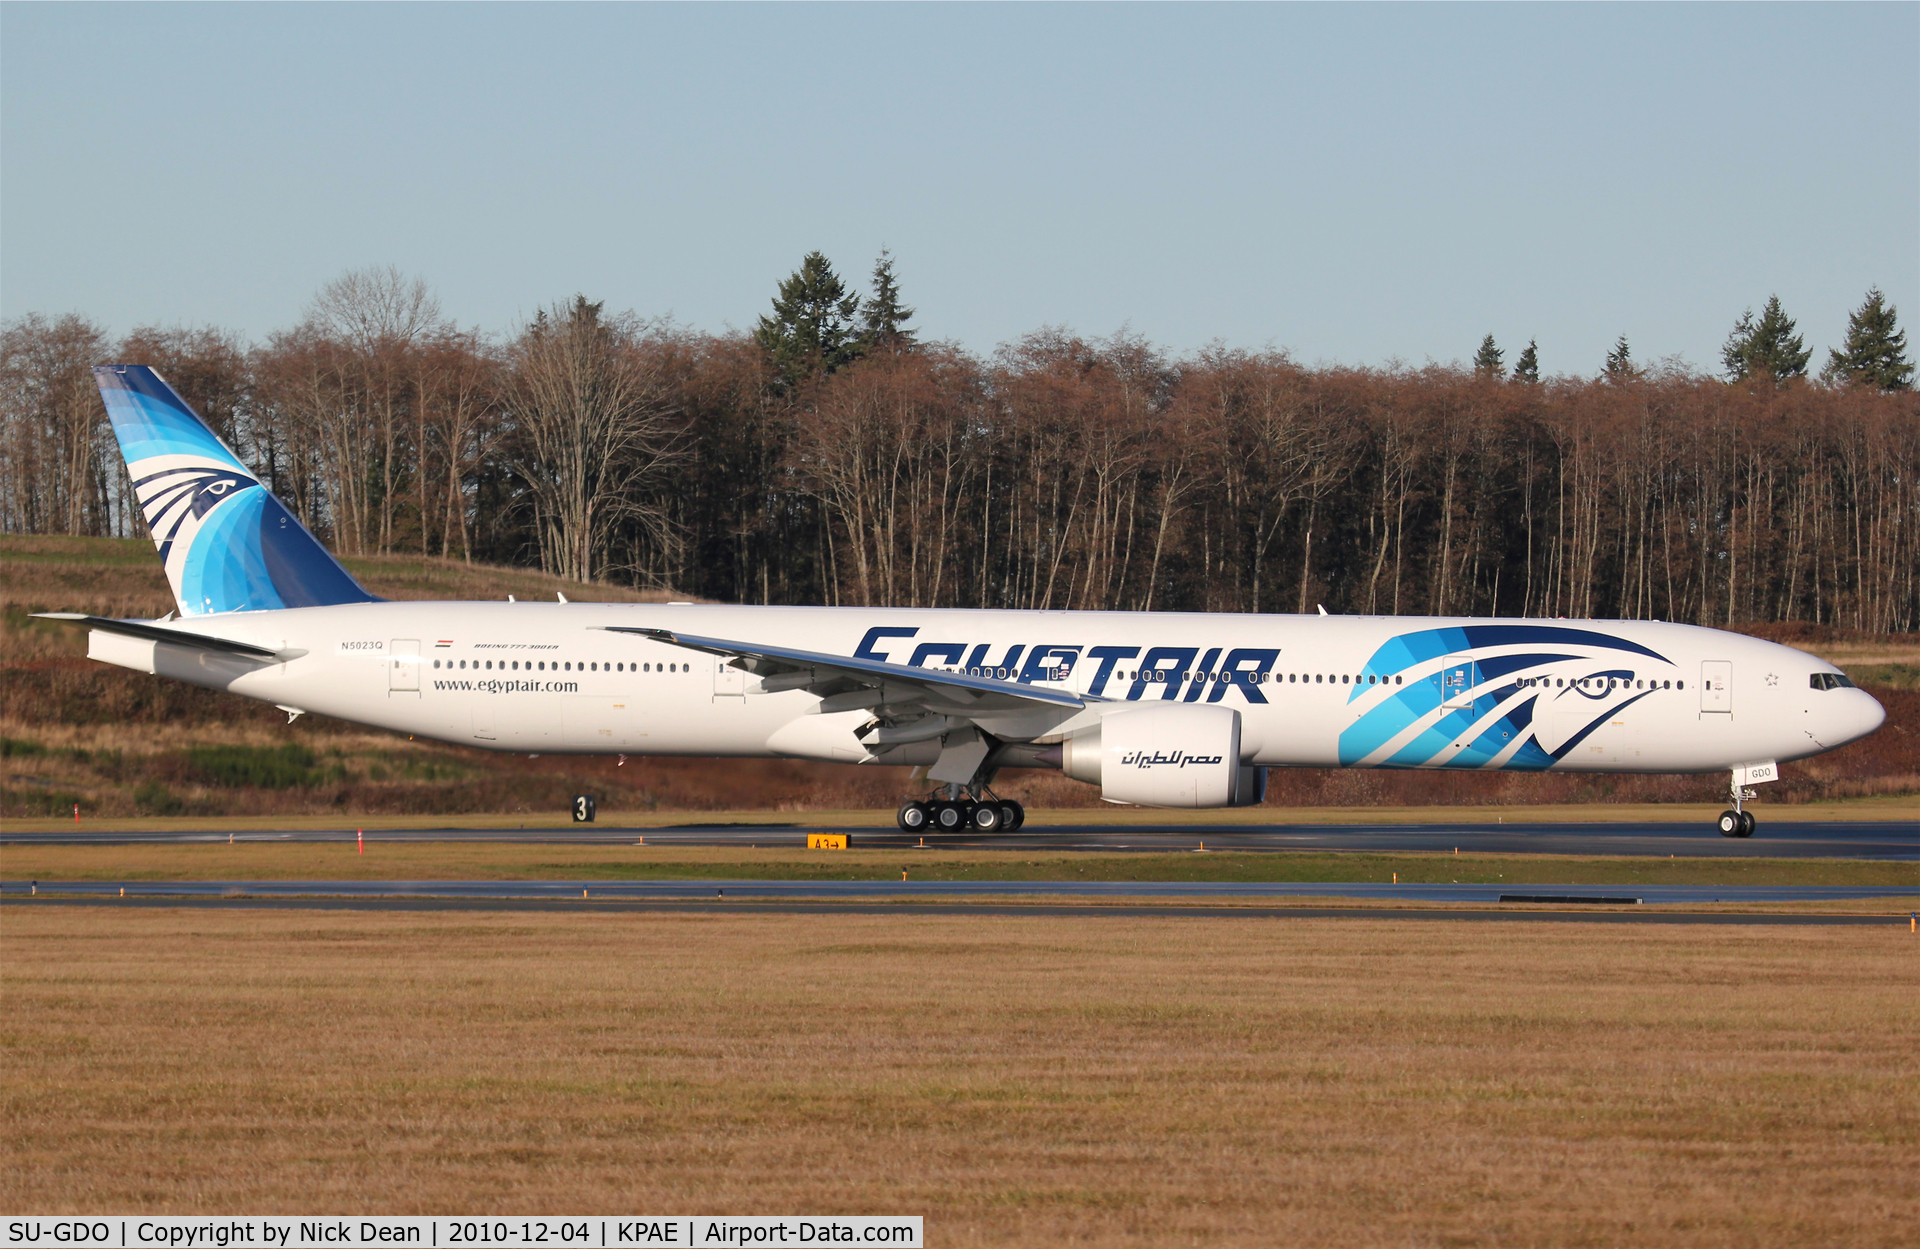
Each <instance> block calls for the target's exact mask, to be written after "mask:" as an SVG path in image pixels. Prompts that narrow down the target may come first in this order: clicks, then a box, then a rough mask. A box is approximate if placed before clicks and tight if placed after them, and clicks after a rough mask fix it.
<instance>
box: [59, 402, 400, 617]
mask: <svg viewBox="0 0 1920 1249" xmlns="http://www.w3.org/2000/svg"><path fill="white" fill-rule="evenodd" d="M93 380H94V381H95V382H96V383H98V385H99V387H100V397H101V398H102V399H104V400H106V404H107V416H108V418H109V419H110V420H111V421H112V422H113V432H114V436H115V437H117V438H118V439H119V440H120V453H121V455H123V456H125V457H126V461H127V472H128V473H129V474H131V475H132V477H133V490H134V494H135V496H136V497H137V498H138V499H139V500H140V507H141V510H142V511H143V512H144V513H145V514H146V518H147V527H148V528H149V529H151V530H152V531H153V541H154V545H155V546H157V547H159V548H160V562H161V563H162V564H164V565H165V566H166V569H167V580H168V581H170V582H171V583H172V584H173V597H174V599H175V600H176V601H177V602H178V603H179V605H180V614H181V615H182V616H205V615H210V614H212V613H214V612H230V611H266V610H269V609H271V608H276V607H319V606H323V605H326V604H331V603H372V602H378V601H379V600H378V599H377V598H375V596H373V595H371V594H369V593H367V592H366V590H364V589H362V588H361V586H360V583H359V582H357V581H355V580H354V579H353V576H352V574H350V573H349V572H347V570H346V569H344V568H342V567H341V566H340V565H339V563H338V562H336V561H335V560H334V558H333V556H331V555H329V554H327V550H326V548H325V547H323V546H321V545H320V543H319V542H318V541H316V540H315V539H314V536H313V535H312V534H311V533H308V532H307V529H306V526H304V525H302V524H301V523H300V522H299V520H298V519H296V518H295V517H294V515H293V513H291V512H289V511H288V510H287V509H286V505H284V504H283V503H281V502H280V500H278V499H276V498H274V497H273V495H272V494H270V493H268V491H267V488H266V487H265V486H263V485H261V484H260V481H259V479H258V478H256V477H255V476H254V475H253V474H252V473H250V472H248V471H247V468H246V466H245V465H243V464H242V463H240V458H239V457H238V456H236V455H234V453H233V452H232V451H230V450H228V448H227V445H226V444H225V443H223V442H221V441H220V439H219V437H218V436H217V435H215V434H214V432H213V431H212V430H211V429H209V428H208V427H207V424H206V422H204V421H202V420H201V419H200V418H199V417H198V416H197V415H195V413H194V411H193V409H192V408H189V407H188V406H187V405H186V401H185V400H183V399H181V398H180V396H179V395H177V394H175V393H174V392H173V387H171V386H169V385H167V384H166V382H164V381H162V380H161V378H160V375H159V374H158V373H156V372H154V371H153V370H152V369H150V368H148V367H146V366H145V365H140V364H118V365H102V366H100V367H98V368H95V369H94V371H93Z"/></svg>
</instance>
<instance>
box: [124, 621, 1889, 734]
mask: <svg viewBox="0 0 1920 1249" xmlns="http://www.w3.org/2000/svg"><path fill="white" fill-rule="evenodd" d="M179 625H180V627H183V628H190V629H191V630H192V631H194V632H196V633H203V634H208V635H214V636H218V637H222V638H228V639H231V640H235V641H241V642H248V643H252V644H255V645H259V646H265V647H268V648H271V649H274V650H276V651H279V652H282V653H287V654H292V653H293V652H304V654H299V655H298V656H297V657H293V658H289V659H287V660H286V661H285V662H268V661H262V660H257V659H247V658H243V657H239V656H228V655H223V654H216V653H209V652H206V651H203V650H196V649H192V648H189V647H184V646H176V645H174V644H171V643H166V642H162V643H157V644H156V643H153V642H142V641H139V640H136V639H133V638H126V637H118V636H111V635H107V634H103V633H100V632H95V633H94V634H93V650H92V652H91V653H92V654H93V655H94V656H95V657H96V658H99V659H103V660H105V661H107V662H111V663H117V664H121V665H123V666H126V667H132V668H138V669H141V670H143V671H150V672H155V673H158V674H160V675H163V676H169V677H174V678H178V679H181V680H185V681H190V682H193V683H194V684H198V685H204V686H210V687H213V688H217V689H224V690H230V691H232V692H233V693H236V694H241V695H244V696H246V697H248V698H254V699H259V700H260V701H263V702H267V703H273V704H277V705H279V706H281V707H283V708H286V709H288V710H290V711H301V712H313V713H319V714H325V715H328V716H334V717H338V718H340V719H345V720H352V721H357V722H360V723H363V724H368V725H374V726H378V727H380V728H384V729H390V730H394V731H397V732H404V733H409V734H413V735H415V736H418V737H425V738H432V739H437V740H439V741H443V742H450V743H458V744H463V745H470V746H478V747H482V748H485V749H491V750H509V751H525V752H531V753H565V752H572V753H592V754H614V753H625V754H640V755H717V756H748V757H750V756H784V757H807V758H819V759H831V760H840V761H846V762H888V763H894V762H899V763H920V762H925V761H926V757H924V756H925V754H926V751H928V750H932V751H934V752H935V753H937V749H938V747H937V745H929V746H927V747H924V748H921V749H920V750H918V751H916V749H915V747H913V746H895V747H892V748H891V749H890V750H888V751H881V752H879V753H876V752H875V751H874V750H870V749H869V748H868V747H866V746H863V745H862V744H861V742H860V740H859V739H858V738H857V737H856V736H855V732H856V731H857V729H858V728H859V726H858V725H857V724H856V723H854V722H855V721H859V720H861V719H862V718H863V715H864V713H860V712H855V713H852V714H851V715H849V714H844V713H843V714H838V715H835V714H828V715H821V714H819V713H820V703H821V699H820V698H819V697H818V696H816V695H814V694H812V693H809V692H807V691H806V690H803V689H788V690H784V691H778V692H765V691H763V690H762V689H761V682H760V680H759V679H758V678H756V677H753V676H751V675H749V674H748V673H746V672H743V671H741V670H740V669H739V668H737V667H733V666H730V665H728V664H727V663H726V662H725V661H724V660H722V659H720V658H717V657H715V656H714V655H711V654H707V653H702V652H699V651H695V650H690V649H686V648H683V647H681V646H677V645H674V644H672V643H669V642H662V641H654V640H651V639H648V638H642V637H638V636H634V635H632V634H626V633H614V632H608V631H607V627H608V626H622V627H644V628H660V629H669V630H672V631H674V632H676V633H678V634H683V635H707V636H711V637H721V638H730V639H742V640H748V641H755V640H757V641H759V642H762V643H765V644H768V645H779V646H785V647H790V648H798V649H803V650H808V651H815V652H821V653H825V654H832V655H841V656H858V657H862V658H865V659H870V660H873V659H877V660H881V661H885V662H890V663H894V664H904V665H909V666H912V667H920V668H937V669H947V670H957V671H964V672H975V673H981V672H984V673H986V674H987V675H990V676H997V677H998V678H999V679H1003V680H1008V681H1015V682H1020V683H1023V684H1029V685H1032V684H1038V685H1043V686H1048V687H1050V688H1055V689H1063V690H1067V691H1070V692H1072V693H1074V694H1078V695H1083V696H1088V698H1089V707H1106V708H1107V709H1108V710H1111V709H1112V704H1113V703H1133V704H1142V703H1152V702H1155V701H1161V702H1168V701H1178V702H1199V703H1218V704H1224V705H1226V706H1230V707H1232V708H1234V709H1236V710H1238V711H1239V712H1240V713H1241V726H1242V727H1241V734H1240V742H1241V747H1240V749H1241V753H1242V762H1243V763H1245V764H1254V765H1267V766H1299V767H1332V766H1354V767H1381V766H1385V767H1456V768H1468V767H1470V768H1484V769H1519V770H1532V771H1540V770H1555V771H1583V772H1706V771H1716V770H1722V769H1727V768H1733V767H1740V766H1744V765H1746V764H1750V763H1755V762H1758V761H1786V760H1791V759H1797V758H1802V757H1805V756H1808V755H1813V754H1818V753H1820V752H1822V751H1825V750H1830V749H1833V748H1834V747H1836V746H1840V745H1843V744H1845V743H1846V742H1849V741H1852V740H1854V739H1856V738H1858V737H1861V736H1864V735H1865V734H1866V733H1869V732H1872V731H1873V729H1874V728H1876V727H1878V725H1879V724H1880V722H1881V720H1882V719H1883V718H1884V713H1883V712H1882V711H1881V708H1880V706H1879V704H1878V703H1876V702H1875V701H1874V700H1873V699H1872V698H1871V697H1869V696H1868V695H1866V694H1864V693H1862V692H1860V691H1859V690H1856V689H1851V688H1815V684H1816V683H1815V682H1810V677H1813V676H1814V674H1819V673H1831V672H1833V671H1834V669H1833V668H1832V667H1831V665H1829V664H1827V663H1825V662H1824V661H1822V660H1820V659H1817V658H1816V657H1814V656H1812V655H1809V654H1806V653H1804V652H1801V651H1797V650H1793V649H1791V648H1789V647H1784V646H1779V645H1775V644H1772V643H1769V642H1764V641H1760V640H1757V639H1754V638H1748V637H1743V636H1740V635H1737V634H1732V633H1725V632H1720V631H1717V630H1712V629H1704V628H1697V627H1694V626H1689V625H1676V624H1664V623H1657V622H1650V621H1567V620H1530V621H1521V620H1469V619H1459V618H1412V617H1372V616H1257V615H1202V614H1188V613H1131V612H1025V611H984V610H960V609H952V610H947V609H892V608H809V607H732V606H712V605H701V604H670V605H655V604H595V603H446V602H438V603H410V602H381V603H364V604H350V605H343V606H331V607H310V608H296V609H285V610H277V611H258V612H237V613H231V614H226V615H216V616H201V617H196V618H194V619H192V620H191V621H182V622H179ZM1107 700H1110V701H1107ZM1088 715H1089V711H1088V710H1087V709H1073V708H1038V709H1034V710H1025V711H1021V712H1018V713H1008V714H1006V715H1003V716H1001V717H999V718H998V719H997V720H993V719H992V718H989V719H985V720H982V721H980V727H981V728H983V729H985V730H986V731H987V732H989V733H992V734H993V735H994V736H995V737H997V738H999V739H1000V740H1003V741H1015V742H1039V743H1044V742H1048V741H1058V740H1060V738H1061V737H1062V736H1063V735H1067V734H1071V733H1072V732H1073V731H1075V729H1076V727H1078V726H1079V725H1082V724H1085V723H1087V722H1088ZM808 717H812V719H811V720H809V719H808Z"/></svg>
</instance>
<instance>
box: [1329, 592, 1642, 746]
mask: <svg viewBox="0 0 1920 1249" xmlns="http://www.w3.org/2000/svg"><path fill="white" fill-rule="evenodd" d="M1507 647H1540V648H1543V649H1539V650H1529V651H1525V652H1519V653H1513V652H1509V653H1497V654H1489V653H1487V652H1489V651H1492V650H1496V649H1498V648H1507ZM1545 648H1553V649H1545ZM1622 654H1626V655H1635V656H1642V657H1645V658H1647V659H1651V660H1654V661H1656V662H1658V663H1662V664H1667V663H1669V662H1670V661H1669V660H1668V659H1667V658H1666V657H1665V656H1664V655H1661V654H1660V653H1659V652H1657V651H1654V650H1650V649H1648V648H1647V647H1645V646H1642V645H1641V644H1640V643H1638V642H1633V641H1629V640H1627V639H1625V638H1619V637H1613V636H1611V635H1608V634H1605V633H1600V632H1598V631H1596V630H1593V629H1581V628H1576V627H1573V626H1568V625H1543V624H1462V625H1446V626H1442V627H1440V628H1437V629H1422V630H1420V631H1419V632H1416V633H1406V634H1401V635H1400V636H1398V637H1394V638H1391V639H1389V640H1388V641H1387V642H1386V643H1384V644H1383V645H1382V646H1381V647H1380V648H1379V649H1378V650H1376V651H1375V652H1374V654H1373V657H1372V658H1370V659H1369V660H1367V662H1366V665H1365V669H1364V672H1363V673H1362V675H1363V677H1366V678H1369V680H1367V681H1366V682H1365V683H1356V684H1355V686H1354V688H1353V690H1352V692H1351V693H1350V694H1349V695H1348V696H1347V701H1348V703H1349V705H1351V704H1354V703H1359V702H1363V701H1366V700H1373V701H1372V704H1371V705H1370V706H1367V707H1366V708H1365V710H1363V711H1361V713H1360V715H1359V716H1358V718H1357V719H1355V720H1354V722H1353V723H1352V724H1350V725H1348V726H1347V728H1346V729H1345V730H1344V731H1342V733H1341V734H1340V762H1341V763H1342V764H1343V765H1347V766H1352V765H1354V764H1360V763H1362V762H1364V761H1366V760H1369V759H1374V757H1375V756H1376V755H1379V754H1380V752H1382V751H1384V750H1387V749H1388V748H1389V747H1390V746H1393V743H1395V742H1396V741H1398V742H1399V743H1400V744H1399V745H1398V746H1393V749H1392V751H1391V753H1390V754H1387V755H1386V756H1385V757H1384V758H1378V759H1374V764H1375V766H1378V767H1388V768H1418V767H1432V766H1436V765H1435V763H1434V761H1435V760H1436V759H1437V758H1439V757H1440V756H1441V755H1443V754H1445V753H1446V752H1447V751H1449V750H1452V751H1453V752H1454V753H1453V754H1451V755H1450V756H1449V757H1447V758H1446V759H1445V760H1444V761H1443V762H1441V763H1439V764H1438V765H1437V766H1441V767H1454V768H1482V767H1488V766H1497V767H1501V768H1512V769H1515V770H1520V771H1532V770H1540V769H1544V768H1548V767H1552V766H1553V764H1554V763H1556V762H1558V761H1559V760H1560V759H1562V758H1564V757H1565V756H1566V754H1567V752H1568V751H1570V750H1572V749H1573V748H1574V747H1575V746H1577V745H1578V744H1579V743H1580V742H1581V741H1584V740H1585V739H1586V737H1587V736H1588V735H1589V734H1591V733H1592V732H1593V731H1594V730H1595V729H1596V728H1598V727H1599V725H1600V724H1601V723H1602V722H1603V721H1604V720H1605V719H1606V718H1607V716H1609V715H1611V714H1614V713H1615V712H1617V711H1618V710H1619V707H1618V706H1610V707H1608V708H1607V709H1597V710H1599V714H1597V715H1596V716H1595V717H1594V718H1593V719H1592V720H1591V722H1590V723H1588V724H1586V725H1585V726H1584V727H1583V728H1581V729H1580V730H1579V731H1578V732H1577V733H1575V734H1573V735H1572V736H1571V737H1570V738H1569V739H1568V740H1567V741H1565V742H1563V743H1561V744H1560V745H1559V746H1558V747H1557V748H1555V749H1553V750H1548V749H1547V748H1546V747H1544V746H1543V745H1541V743H1540V742H1539V741H1538V739H1537V730H1538V726H1537V725H1535V723H1534V711H1535V706H1536V700H1537V698H1538V696H1537V695H1533V694H1528V695H1526V696H1525V697H1520V698H1519V699H1518V701H1515V699H1516V696H1518V695H1520V693H1521V691H1522V690H1523V689H1528V688H1530V687H1529V686H1527V685H1526V684H1524V683H1522V682H1519V681H1512V682H1507V683H1505V684H1504V685H1501V686H1499V687H1498V688H1493V687H1491V683H1493V682H1497V681H1500V680H1501V678H1503V677H1509V676H1514V675H1516V674H1524V673H1529V672H1538V671H1540V670H1542V669H1546V668H1548V667H1551V666H1552V665H1556V664H1563V663H1568V662H1578V661H1580V660H1595V659H1613V660H1615V661H1617V660H1618V658H1619V656H1621V655H1622ZM1449 657H1454V658H1459V657H1464V662H1456V663H1454V664H1450V665H1445V666H1444V667H1443V666H1442V664H1441V663H1440V662H1439V661H1441V660H1443V659H1446V658H1449ZM1449 674H1451V676H1452V679H1453V680H1454V681H1455V682H1456V685H1455V689H1454V696H1453V698H1452V699H1451V700H1450V699H1449V697H1448V693H1447V690H1446V689H1445V688H1444V682H1446V681H1447V679H1448V677H1449ZM1585 675H1587V676H1589V677H1593V676H1600V677H1607V676H1627V677H1630V675H1631V674H1630V673H1629V672H1628V671H1627V670H1625V669H1615V670H1612V671H1610V672H1607V673H1588V674H1585ZM1396 680H1397V681H1399V682H1400V683H1399V684H1394V682H1395V681H1396ZM1450 701H1452V702H1455V703H1456V704H1457V705H1454V706H1444V705H1445V704H1447V703H1449V702H1450ZM1631 701H1638V700H1637V699H1635V700H1630V702H1631ZM1621 705H1622V706H1624V705H1627V704H1621ZM1436 713H1439V714H1437V715H1436ZM1402 738H1404V739H1405V740H1404V741H1402V740H1401V739H1402Z"/></svg>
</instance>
